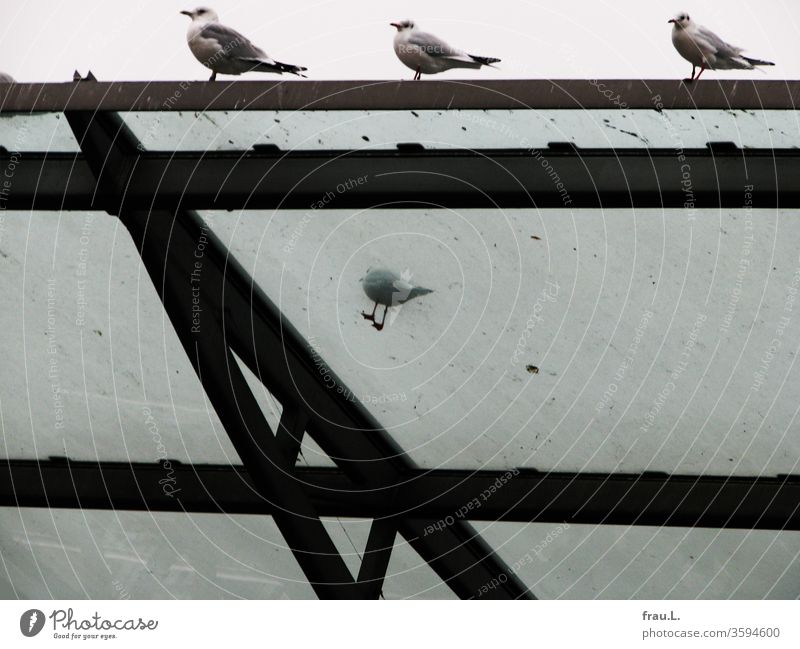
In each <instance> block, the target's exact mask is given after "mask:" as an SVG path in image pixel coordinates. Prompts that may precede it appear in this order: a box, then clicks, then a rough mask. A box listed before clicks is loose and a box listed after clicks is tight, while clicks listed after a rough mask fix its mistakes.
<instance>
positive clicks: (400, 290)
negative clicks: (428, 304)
mask: <svg viewBox="0 0 800 649" xmlns="http://www.w3.org/2000/svg"><path fill="white" fill-rule="evenodd" d="M410 279H411V273H409V272H408V271H405V272H403V274H402V276H401V275H398V274H397V273H394V272H392V271H391V270H386V269H385V268H375V269H372V268H368V269H367V274H366V275H364V277H362V278H361V287H362V288H363V289H364V293H366V294H367V297H368V298H369V299H370V300H372V301H373V302H375V307H374V308H373V309H372V313H364V312H363V311H362V312H361V315H362V316H364V319H365V320H371V321H372V326H373V327H375V328H376V329H377V330H378V331H380V330H381V329H383V325H384V324H385V323H386V312H387V311H388V310H389V307H390V306H399V305H401V304H405V303H406V302H408V301H409V300H413V299H414V298H415V297H420V296H422V295H427V294H428V293H433V291H432V290H431V289H429V288H422V287H421V286H414V285H413V284H411V282H410V281H409V280H410ZM379 304H382V305H383V307H384V308H383V320H381V322H380V323H378V322H376V321H375V311H377V310H378V305H379Z"/></svg>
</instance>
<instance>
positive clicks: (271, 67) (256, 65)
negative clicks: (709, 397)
mask: <svg viewBox="0 0 800 649" xmlns="http://www.w3.org/2000/svg"><path fill="white" fill-rule="evenodd" d="M252 63H253V67H252V70H254V71H256V72H277V73H278V74H283V73H284V72H288V73H289V74H296V75H297V76H298V77H303V78H304V79H305V78H306V75H304V74H301V73H302V72H305V71H306V70H308V68H303V67H300V66H299V65H292V64H290V63H281V62H280V61H258V60H253V61H252Z"/></svg>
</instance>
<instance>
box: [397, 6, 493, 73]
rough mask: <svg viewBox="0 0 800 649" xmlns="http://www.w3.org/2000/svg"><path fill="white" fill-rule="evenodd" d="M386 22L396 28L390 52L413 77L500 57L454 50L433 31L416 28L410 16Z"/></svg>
mask: <svg viewBox="0 0 800 649" xmlns="http://www.w3.org/2000/svg"><path fill="white" fill-rule="evenodd" d="M389 24H390V25H391V26H392V27H394V28H395V29H397V33H396V34H395V35H394V52H395V54H397V58H398V59H400V60H401V61H402V62H403V63H404V64H405V65H407V66H408V67H409V68H411V69H412V70H414V71H415V72H416V74H415V75H414V81H417V80H418V79H420V78H422V75H423V73H424V74H436V73H437V72H444V71H445V70H450V69H451V68H473V69H474V68H480V67H481V66H483V65H489V66H491V64H492V63H499V61H500V59H492V58H489V57H488V56H475V55H474V54H467V53H466V52H462V51H461V50H457V49H456V48H454V47H451V46H450V45H448V44H447V43H445V42H444V41H443V40H441V39H439V38H437V37H436V36H434V35H433V34H428V33H426V32H421V31H419V30H418V29H417V26H416V25H415V24H414V21H413V20H404V21H402V22H399V23H389Z"/></svg>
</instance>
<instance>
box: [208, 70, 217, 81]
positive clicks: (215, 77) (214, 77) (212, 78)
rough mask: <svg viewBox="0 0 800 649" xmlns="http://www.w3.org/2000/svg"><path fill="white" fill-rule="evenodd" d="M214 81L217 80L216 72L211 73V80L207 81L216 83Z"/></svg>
mask: <svg viewBox="0 0 800 649" xmlns="http://www.w3.org/2000/svg"><path fill="white" fill-rule="evenodd" d="M216 80H217V72H216V70H215V71H214V72H212V73H211V78H210V79H209V81H216Z"/></svg>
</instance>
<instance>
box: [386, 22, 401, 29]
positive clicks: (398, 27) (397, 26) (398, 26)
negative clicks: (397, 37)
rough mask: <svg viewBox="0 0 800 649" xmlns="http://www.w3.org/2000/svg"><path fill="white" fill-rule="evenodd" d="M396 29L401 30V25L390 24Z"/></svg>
mask: <svg viewBox="0 0 800 649" xmlns="http://www.w3.org/2000/svg"><path fill="white" fill-rule="evenodd" d="M389 24H390V25H391V26H392V27H394V28H395V29H400V23H389Z"/></svg>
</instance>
